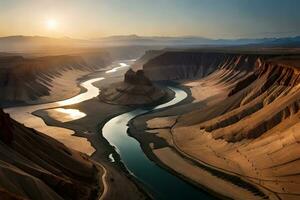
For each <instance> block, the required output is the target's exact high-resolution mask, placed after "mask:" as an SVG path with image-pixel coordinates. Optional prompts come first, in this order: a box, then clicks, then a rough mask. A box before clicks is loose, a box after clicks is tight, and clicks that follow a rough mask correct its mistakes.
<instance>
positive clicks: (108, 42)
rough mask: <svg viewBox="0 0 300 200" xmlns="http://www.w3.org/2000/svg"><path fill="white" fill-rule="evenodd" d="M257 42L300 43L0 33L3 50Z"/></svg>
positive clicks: (272, 41) (293, 41)
mask: <svg viewBox="0 0 300 200" xmlns="http://www.w3.org/2000/svg"><path fill="white" fill-rule="evenodd" d="M240 45H252V46H253V45H258V46H266V47H300V36H296V37H285V38H259V39H247V38H246V39H210V38H204V37H193V36H187V37H158V36H154V37H150V36H137V35H124V36H123V35H121V36H111V37H103V38H96V39H90V40H80V39H73V38H66V37H65V38H50V37H42V36H8V37H0V51H4V52H11V51H13V52H23V51H34V50H40V49H49V48H50V49H51V48H57V47H65V48H74V47H97V48H99V47H107V46H161V47H200V46H240Z"/></svg>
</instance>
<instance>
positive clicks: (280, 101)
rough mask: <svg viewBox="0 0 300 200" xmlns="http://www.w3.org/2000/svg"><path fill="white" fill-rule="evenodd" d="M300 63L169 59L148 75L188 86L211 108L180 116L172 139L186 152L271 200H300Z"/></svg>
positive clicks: (280, 58)
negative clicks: (247, 182) (237, 179)
mask: <svg viewBox="0 0 300 200" xmlns="http://www.w3.org/2000/svg"><path fill="white" fill-rule="evenodd" d="M299 63H300V55H270V54H265V55H258V54H226V53H224V54H220V53H196V52H175V53H174V52H171V53H165V54H163V55H161V56H158V57H157V58H154V59H152V60H150V61H149V62H148V63H147V64H145V65H144V69H145V73H146V75H147V76H149V77H151V79H153V80H164V79H171V80H185V83H186V84H187V85H188V86H190V87H191V92H192V94H193V95H194V98H195V101H196V102H202V103H203V104H204V105H205V106H201V107H200V108H197V106H196V105H189V106H192V107H193V106H194V109H190V110H193V111H191V112H188V113H184V114H182V115H180V116H177V121H176V123H175V125H174V126H173V127H172V128H171V132H172V134H171V137H172V140H173V142H174V144H175V145H174V146H175V147H176V148H177V149H178V150H180V152H183V153H184V155H187V156H189V157H190V158H192V159H194V160H195V161H197V162H198V161H201V162H204V163H207V164H209V165H211V166H213V167H217V168H218V169H222V170H225V171H227V172H230V173H234V174H236V175H238V176H241V177H242V178H243V179H247V180H248V181H250V182H251V183H252V184H254V185H256V186H257V187H260V188H262V190H265V194H267V196H269V198H271V199H279V198H281V199H298V198H299V196H300V191H299V187H300V185H299V180H300V177H299V173H300V165H299V162H298V161H299V159H300V154H299V149H300V146H299V138H300V135H299V134H300V132H299V127H300V120H299V109H300V104H299V102H300V89H299V86H300V68H299V66H300V65H299ZM188 79H193V80H192V81H190V80H188ZM214 91H217V92H214ZM171 145H173V144H172V143H171ZM200 183H203V182H201V181H200ZM274 195H275V196H274Z"/></svg>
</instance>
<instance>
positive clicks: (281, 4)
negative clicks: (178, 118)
mask: <svg viewBox="0 0 300 200" xmlns="http://www.w3.org/2000/svg"><path fill="white" fill-rule="evenodd" d="M299 9H300V0H0V36H6V35H43V36H55V37H62V36H68V37H75V38H97V37H103V36H109V35H127V34H138V35H146V36H153V35H158V36H161V35H162V36H183V35H193V36H204V37H210V38H241V37H242V38H243V37H251V38H253V37H272V36H277V37H280V36H294V35H300V11H299Z"/></svg>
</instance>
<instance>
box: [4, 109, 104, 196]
mask: <svg viewBox="0 0 300 200" xmlns="http://www.w3.org/2000/svg"><path fill="white" fill-rule="evenodd" d="M0 174H1V180H0V196H1V199H2V198H3V199H36V200H40V199H53V200H54V199H55V200H56V199H74V200H75V199H78V200H79V199H95V198H96V197H97V195H98V192H99V190H100V187H101V186H99V185H98V184H99V183H98V179H99V176H100V175H101V174H99V171H98V170H97V168H96V166H95V165H94V164H93V163H92V162H91V161H90V160H89V158H88V157H87V156H86V155H83V154H81V153H79V152H76V151H74V150H70V149H68V148H67V147H65V146H64V145H63V144H61V143H60V142H57V141H56V140H54V139H52V138H50V137H48V136H46V135H44V134H42V133H39V132H37V131H35V130H33V129H29V128H27V127H25V126H23V125H21V124H19V123H18V122H16V121H14V120H12V119H10V118H9V116H8V114H5V113H4V112H3V111H2V110H0Z"/></svg>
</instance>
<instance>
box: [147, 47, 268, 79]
mask: <svg viewBox="0 0 300 200" xmlns="http://www.w3.org/2000/svg"><path fill="white" fill-rule="evenodd" d="M268 57H270V56H269V55H256V54H248V55H247V54H230V53H205V52H165V53H163V54H162V55H159V56H157V57H155V58H153V59H150V60H149V61H148V62H147V63H146V64H144V66H143V70H144V72H145V75H146V76H147V77H149V78H150V79H151V80H183V79H193V78H202V77H205V76H207V75H209V74H211V73H212V72H214V71H216V70H218V69H231V70H234V71H246V72H248V71H251V70H252V69H253V68H254V66H255V65H254V64H255V62H256V61H257V59H259V58H261V59H266V58H268Z"/></svg>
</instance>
